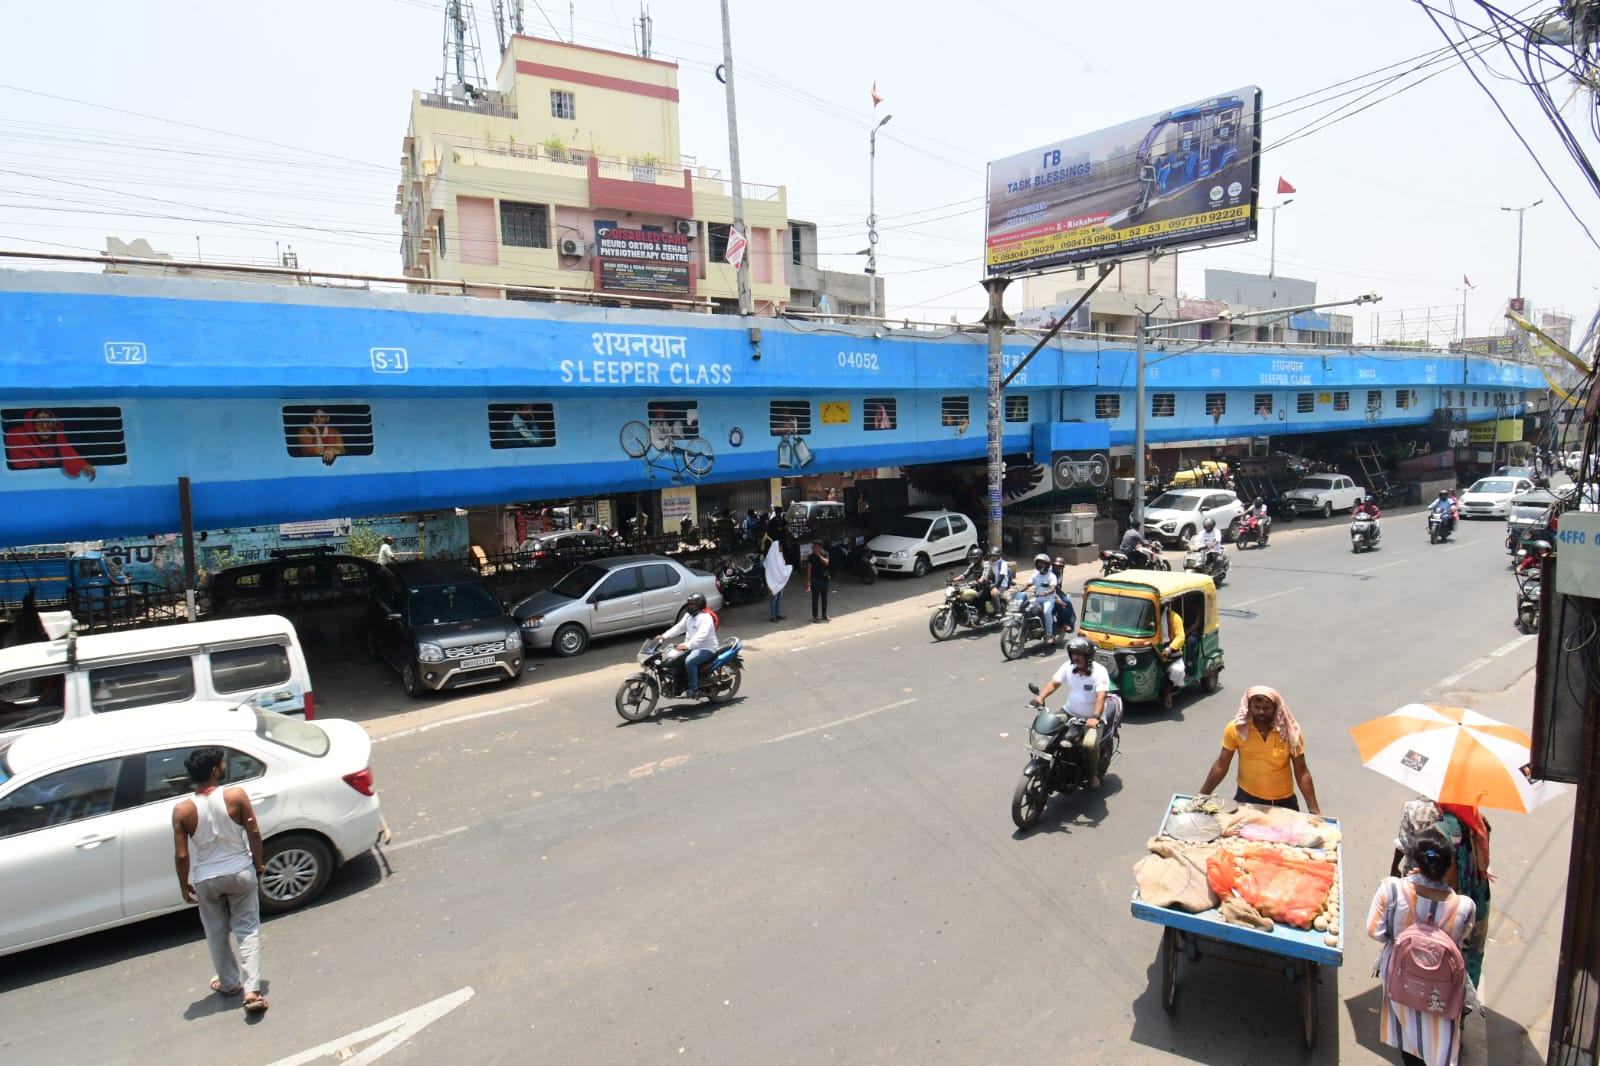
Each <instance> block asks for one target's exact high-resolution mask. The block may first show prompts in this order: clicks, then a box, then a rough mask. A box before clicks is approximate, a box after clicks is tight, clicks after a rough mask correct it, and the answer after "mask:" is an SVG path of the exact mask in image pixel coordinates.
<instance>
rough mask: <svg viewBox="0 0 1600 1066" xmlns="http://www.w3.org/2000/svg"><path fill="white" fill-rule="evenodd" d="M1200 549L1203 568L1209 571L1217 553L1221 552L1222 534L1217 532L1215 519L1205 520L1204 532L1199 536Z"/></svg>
mask: <svg viewBox="0 0 1600 1066" xmlns="http://www.w3.org/2000/svg"><path fill="white" fill-rule="evenodd" d="M1200 548H1201V550H1202V551H1204V553H1205V555H1204V556H1203V559H1204V562H1205V568H1206V569H1207V570H1210V569H1211V564H1212V562H1213V561H1214V560H1215V559H1216V558H1217V555H1218V553H1220V552H1221V551H1222V534H1220V533H1218V532H1217V520H1216V519H1215V518H1208V519H1206V520H1205V525H1204V531H1203V532H1202V533H1201V534H1200Z"/></svg>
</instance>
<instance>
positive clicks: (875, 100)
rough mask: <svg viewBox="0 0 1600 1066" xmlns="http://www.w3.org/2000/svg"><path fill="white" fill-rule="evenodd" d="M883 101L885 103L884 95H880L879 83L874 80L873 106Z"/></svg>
mask: <svg viewBox="0 0 1600 1066" xmlns="http://www.w3.org/2000/svg"><path fill="white" fill-rule="evenodd" d="M881 103H883V97H881V96H879V95H878V83H877V82H873V83H872V106H873V107H877V106H878V105H879V104H881Z"/></svg>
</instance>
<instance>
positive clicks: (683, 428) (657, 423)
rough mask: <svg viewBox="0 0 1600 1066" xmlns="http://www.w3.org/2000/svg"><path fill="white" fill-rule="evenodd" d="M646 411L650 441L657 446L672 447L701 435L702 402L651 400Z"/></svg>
mask: <svg viewBox="0 0 1600 1066" xmlns="http://www.w3.org/2000/svg"><path fill="white" fill-rule="evenodd" d="M646 413H648V414H649V416H650V423H649V428H650V443H651V444H652V445H654V446H655V447H656V448H662V449H666V448H671V447H672V446H673V445H674V444H681V442H682V441H685V440H692V439H694V438H695V437H698V436H699V435H700V404H699V403H698V402H697V401H695V400H651V401H650V403H649V404H648V405H646Z"/></svg>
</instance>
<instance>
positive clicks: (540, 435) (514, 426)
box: [489, 403, 556, 448]
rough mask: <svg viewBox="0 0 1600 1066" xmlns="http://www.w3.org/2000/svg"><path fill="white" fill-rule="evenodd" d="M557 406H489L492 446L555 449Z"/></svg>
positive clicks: (527, 404)
mask: <svg viewBox="0 0 1600 1066" xmlns="http://www.w3.org/2000/svg"><path fill="white" fill-rule="evenodd" d="M555 446H556V409H555V405H554V404H548V403H492V404H490V405H489V447H491V448H554V447H555Z"/></svg>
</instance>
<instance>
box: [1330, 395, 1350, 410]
mask: <svg viewBox="0 0 1600 1066" xmlns="http://www.w3.org/2000/svg"><path fill="white" fill-rule="evenodd" d="M1333 409H1334V410H1335V411H1348V410H1350V394H1349V393H1348V392H1336V393H1334V394H1333Z"/></svg>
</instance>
